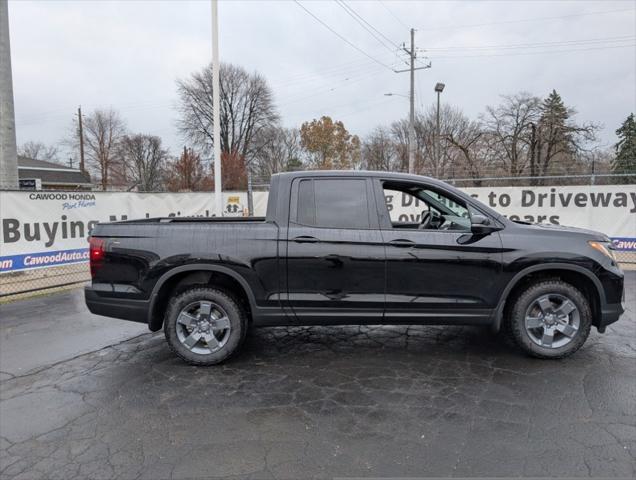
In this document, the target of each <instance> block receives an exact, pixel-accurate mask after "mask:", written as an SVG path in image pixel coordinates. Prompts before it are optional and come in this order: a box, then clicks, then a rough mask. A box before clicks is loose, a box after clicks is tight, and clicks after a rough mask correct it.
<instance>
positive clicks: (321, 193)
mask: <svg viewBox="0 0 636 480" xmlns="http://www.w3.org/2000/svg"><path fill="white" fill-rule="evenodd" d="M312 187H313V188H312ZM297 218H298V223H302V224H303V225H312V226H317V227H331V228H369V212H368V208H367V187H366V181H365V180H349V179H321V180H301V182H300V184H299V185H298V214H297Z"/></svg>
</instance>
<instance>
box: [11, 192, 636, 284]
mask: <svg viewBox="0 0 636 480" xmlns="http://www.w3.org/2000/svg"><path fill="white" fill-rule="evenodd" d="M465 191H466V192H467V193H469V194H470V195H472V196H473V197H475V198H477V199H478V200H480V201H481V202H483V203H485V204H486V205H489V206H491V207H492V208H494V209H495V210H497V211H499V212H501V213H503V214H504V215H506V216H508V217H509V218H511V219H515V220H524V221H528V222H543V223H552V224H560V225H569V226H574V227H581V228H587V229H591V230H598V231H600V232H603V233H605V234H607V235H608V236H610V237H611V238H612V239H613V240H614V243H615V245H616V247H617V248H618V249H619V250H624V251H636V186H634V185H609V186H568V187H493V188H466V189H465ZM223 200H224V216H233V215H235V216H238V215H242V214H243V211H244V209H245V208H246V206H247V195H246V193H245V192H223ZM387 203H388V205H389V207H390V208H391V209H392V210H394V211H393V212H392V216H393V214H395V215H397V216H398V218H403V219H408V220H411V221H418V220H419V216H420V215H421V211H422V209H423V206H421V205H416V204H413V202H412V198H409V197H408V196H406V195H394V196H391V198H388V197H387ZM266 207H267V192H254V213H255V215H257V216H264V215H265V211H266ZM213 212H214V193H207V192H206V193H132V192H47V191H30V192H28V191H22V192H0V220H1V222H0V273H6V272H14V271H19V270H27V269H32V268H42V267H49V266H53V265H62V264H68V263H78V262H86V261H87V260H88V244H87V242H86V238H87V237H88V235H89V232H90V229H91V228H92V227H93V226H94V225H95V224H96V223H98V222H105V221H116V220H126V219H136V218H148V217H168V216H204V217H210V216H212V215H213ZM343 213H344V214H346V212H343Z"/></svg>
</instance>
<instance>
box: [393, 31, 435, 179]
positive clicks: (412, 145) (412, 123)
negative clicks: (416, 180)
mask: <svg viewBox="0 0 636 480" xmlns="http://www.w3.org/2000/svg"><path fill="white" fill-rule="evenodd" d="M402 50H404V51H405V52H406V53H407V54H408V55H409V57H410V68H408V69H405V70H394V71H395V73H402V72H410V73H411V92H410V95H409V103H410V111H409V173H415V70H422V69H424V68H431V64H430V63H429V64H428V65H424V66H422V67H415V59H416V58H417V52H416V51H415V29H414V28H411V48H410V49H407V48H406V47H405V46H402Z"/></svg>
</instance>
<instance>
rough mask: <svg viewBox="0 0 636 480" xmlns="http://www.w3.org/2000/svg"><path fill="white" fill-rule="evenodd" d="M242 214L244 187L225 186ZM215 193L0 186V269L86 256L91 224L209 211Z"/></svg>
mask: <svg viewBox="0 0 636 480" xmlns="http://www.w3.org/2000/svg"><path fill="white" fill-rule="evenodd" d="M223 200H224V213H223V214H224V216H241V215H243V210H244V209H245V208H246V207H247V195H246V193H245V192H223ZM214 205H215V204H214V193H208V192H205V193H133V192H47V191H31V192H0V219H1V226H0V273H5V272H12V271H17V270H26V269H31V268H40V267H49V266H54V265H61V264H66V263H78V262H85V261H87V260H88V244H87V242H86V239H87V237H88V234H89V232H90V230H91V228H92V227H93V225H95V224H97V223H98V222H109V221H117V220H127V219H130V220H132V219H136V218H150V217H173V216H176V217H183V216H200V217H211V216H213V213H214Z"/></svg>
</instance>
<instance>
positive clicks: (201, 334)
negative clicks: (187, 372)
mask: <svg viewBox="0 0 636 480" xmlns="http://www.w3.org/2000/svg"><path fill="white" fill-rule="evenodd" d="M175 326H176V329H177V338H179V341H180V342H181V343H182V344H183V346H185V347H186V348H187V349H188V350H190V351H191V352H194V353H198V354H201V355H208V354H210V353H214V352H218V351H219V350H221V349H222V348H223V346H224V345H225V344H226V343H227V341H228V339H229V338H230V332H231V330H232V327H231V325H230V319H229V318H228V316H227V313H226V312H225V310H223V308H221V306H219V305H218V304H216V303H214V302H210V301H207V300H201V301H197V302H193V303H190V304H189V305H187V306H186V307H184V308H183V310H181V312H180V313H179V316H178V317H177V321H176V323H175Z"/></svg>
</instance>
